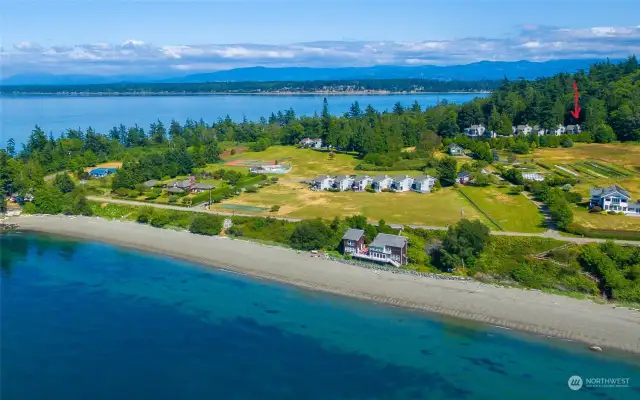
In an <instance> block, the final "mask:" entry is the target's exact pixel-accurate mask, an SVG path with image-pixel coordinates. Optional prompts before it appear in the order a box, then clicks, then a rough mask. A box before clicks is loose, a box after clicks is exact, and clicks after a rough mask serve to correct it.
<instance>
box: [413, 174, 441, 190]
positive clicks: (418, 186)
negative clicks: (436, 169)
mask: <svg viewBox="0 0 640 400" xmlns="http://www.w3.org/2000/svg"><path fill="white" fill-rule="evenodd" d="M435 184H436V178H434V177H432V176H429V175H418V176H416V177H415V178H413V185H411V190H413V191H414V192H418V193H430V192H431V189H433V186H434V185H435Z"/></svg>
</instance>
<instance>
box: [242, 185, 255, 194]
mask: <svg viewBox="0 0 640 400" xmlns="http://www.w3.org/2000/svg"><path fill="white" fill-rule="evenodd" d="M245 191H246V192H247V193H257V192H258V188H256V187H255V186H249V187H247V188H246V189H245Z"/></svg>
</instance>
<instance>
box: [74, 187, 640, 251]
mask: <svg viewBox="0 0 640 400" xmlns="http://www.w3.org/2000/svg"><path fill="white" fill-rule="evenodd" d="M87 199H89V200H91V201H98V202H103V203H113V204H124V205H130V206H138V207H140V206H150V207H155V208H162V209H165V210H176V211H189V212H199V213H209V214H216V215H222V216H229V217H231V216H234V215H235V216H238V217H255V216H256V215H251V214H242V213H230V212H224V211H209V210H207V209H206V208H204V207H203V206H202V205H199V206H195V207H180V206H172V205H169V204H157V203H145V202H141V201H133V200H120V199H110V198H106V197H96V196H87ZM272 218H275V219H279V220H282V221H289V222H298V221H301V219H300V218H285V217H276V216H273V217H272ZM374 224H375V223H374ZM389 225H390V226H391V227H393V228H397V229H400V228H401V227H402V226H403V225H402V224H389ZM404 226H408V227H410V228H416V229H427V230H447V227H446V226H428V225H404ZM491 234H492V235H498V236H500V235H502V236H524V237H544V238H550V239H556V240H561V241H564V242H573V243H581V244H582V243H604V242H606V241H607V240H606V239H596V238H578V237H568V236H562V235H560V233H559V232H557V231H554V230H547V231H546V232H544V233H526V232H504V231H491ZM614 242H616V243H619V244H629V245H634V246H640V242H638V241H633V240H614Z"/></svg>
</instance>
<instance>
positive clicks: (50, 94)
mask: <svg viewBox="0 0 640 400" xmlns="http://www.w3.org/2000/svg"><path fill="white" fill-rule="evenodd" d="M490 93H491V91H473V92H464V91H452V92H391V91H384V90H381V91H355V92H322V91H317V92H261V93H252V92H144V93H128V92H95V93H94V92H68V93H65V92H17V93H16V92H10V93H4V92H3V93H0V96H6V97H12V96H13V97H28V96H34V97H35V96H43V97H45V96H46V97H146V96H398V95H402V96H412V95H413V96H415V95H428V94H442V95H447V94H490Z"/></svg>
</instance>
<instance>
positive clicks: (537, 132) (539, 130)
mask: <svg viewBox="0 0 640 400" xmlns="http://www.w3.org/2000/svg"><path fill="white" fill-rule="evenodd" d="M546 131H547V130H546V129H544V128H542V127H541V126H539V125H534V126H533V128H531V133H533V134H534V135H537V136H542V135H544V134H545V133H546Z"/></svg>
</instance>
